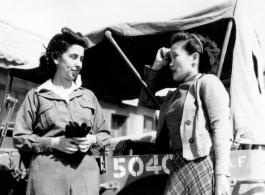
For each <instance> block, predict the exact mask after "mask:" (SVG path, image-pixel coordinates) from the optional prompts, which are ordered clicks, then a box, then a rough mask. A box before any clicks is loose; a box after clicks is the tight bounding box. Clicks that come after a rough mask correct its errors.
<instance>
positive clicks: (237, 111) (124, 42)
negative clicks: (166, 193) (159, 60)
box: [0, 0, 265, 195]
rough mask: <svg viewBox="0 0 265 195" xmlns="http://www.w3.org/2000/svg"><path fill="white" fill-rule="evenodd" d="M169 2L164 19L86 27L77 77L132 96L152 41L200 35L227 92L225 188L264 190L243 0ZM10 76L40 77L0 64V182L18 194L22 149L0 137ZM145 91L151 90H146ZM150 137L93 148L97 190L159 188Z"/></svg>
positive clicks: (251, 33)
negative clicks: (2, 80) (210, 46)
mask: <svg viewBox="0 0 265 195" xmlns="http://www.w3.org/2000/svg"><path fill="white" fill-rule="evenodd" d="M190 3H192V1H191V2H190ZM175 10H176V17H175V18H173V19H171V20H167V21H158V22H153V21H152V22H142V23H123V24H117V25H111V26H107V27H104V28H102V29H99V30H97V31H94V32H91V33H89V34H87V35H86V37H87V38H88V40H89V45H90V47H89V48H88V49H87V50H86V51H85V59H84V62H83V63H84V66H83V69H82V71H81V76H82V83H83V84H82V85H83V87H85V88H88V89H90V90H92V91H93V92H94V93H95V94H96V96H97V97H98V98H99V99H101V98H102V99H104V100H105V101H111V102H115V101H116V102H117V101H122V100H124V99H134V98H137V97H138V96H139V94H140V90H141V88H142V87H144V88H145V89H146V90H147V91H149V90H148V88H147V86H146V84H145V83H144V81H143V79H142V78H143V72H144V66H145V65H146V64H152V63H153V60H154V57H155V54H156V51H157V50H158V49H159V48H161V47H164V46H165V47H169V42H170V38H171V35H172V34H174V33H175V32H177V31H188V32H191V33H193V32H196V33H200V34H202V35H204V36H208V37H209V38H210V39H212V40H214V41H215V42H216V43H217V45H218V46H219V47H220V48H221V55H220V65H219V69H218V74H217V76H218V77H219V78H220V80H221V81H222V83H223V84H224V86H225V88H226V89H227V91H228V92H229V95H230V107H231V115H230V119H231V124H232V127H233V133H234V141H233V144H232V145H231V155H230V172H231V177H230V187H231V193H232V195H239V194H244V195H254V194H255V195H256V194H264V193H265V183H264V182H265V151H264V150H265V129H264V128H265V120H264V118H265V98H264V76H263V72H264V70H263V69H264V57H263V55H262V49H261V46H260V43H259V37H258V36H257V34H256V32H255V29H254V28H253V26H252V24H251V22H250V20H249V18H248V16H247V11H246V10H245V9H244V2H243V1H240V0H217V1H210V0H207V1H203V2H201V4H200V6H198V7H190V9H185V7H183V6H182V1H179V6H176V9H175ZM178 10H181V11H179V12H178ZM180 13H181V14H180ZM163 74H164V78H165V80H164V82H163V84H161V86H160V87H161V89H164V88H170V87H176V86H175V83H174V82H173V80H172V79H171V76H170V71H169V70H165V71H164V72H163ZM14 77H17V78H20V79H24V80H28V81H31V82H34V83H37V84H41V83H43V82H44V81H45V80H46V79H47V78H45V75H40V74H39V72H38V64H36V67H33V68H32V67H30V68H29V67H27V66H23V65H22V66H9V67H8V76H7V80H6V88H5V98H4V100H3V102H2V107H1V115H0V122H1V124H2V128H1V135H0V136H1V137H0V138H1V140H0V147H1V148H0V165H1V169H0V174H2V175H3V173H5V175H8V176H6V177H5V178H7V179H6V180H4V179H3V178H4V177H2V175H1V177H0V180H1V182H0V184H1V185H2V186H3V185H4V184H5V185H7V186H8V185H9V186H8V187H9V189H8V190H9V191H8V193H9V194H12V193H13V194H16V193H17V194H22V193H23V189H24V188H25V184H26V180H27V168H28V160H29V157H27V156H24V155H21V154H20V153H19V152H18V151H17V150H16V149H14V148H10V147H9V148H8V147H5V145H4V144H3V143H6V145H8V144H7V143H9V142H10V141H11V140H12V138H11V136H12V126H10V125H9V119H10V116H11V114H12V110H13V109H14V106H15V104H16V102H17V100H16V99H14V98H12V97H11V96H10V91H11V88H12V79H13V78H14ZM150 96H151V97H153V98H154V94H152V93H151V92H150ZM5 140H9V141H6V142H4V141H5ZM154 141H155V132H151V133H148V134H141V135H130V136H126V137H120V138H113V139H112V140H111V146H110V147H112V148H115V147H116V149H117V146H119V149H120V151H121V152H120V153H117V152H116V153H115V152H114V153H113V154H115V155H106V154H105V152H104V151H99V152H95V155H97V159H98V162H99V166H100V170H101V186H100V187H101V188H100V194H104V195H107V194H119V195H120V194H150V195H151V194H162V193H163V189H164V187H165V184H166V180H167V177H168V173H169V169H170V160H171V158H172V154H157V153H155V151H153V150H151V147H152V145H151V144H146V143H153V142H154ZM143 143H144V144H143ZM141 144H142V145H141ZM137 145H138V147H135V146H137ZM9 146H10V145H9ZM139 146H140V149H139ZM144 146H147V147H144ZM141 149H142V150H141ZM114 151H115V150H114ZM7 173H8V174H7ZM8 179H9V180H8ZM6 181H8V182H6ZM2 186H0V189H1V188H2ZM2 191H4V190H2ZM0 193H1V191H0ZM3 193H4V192H3Z"/></svg>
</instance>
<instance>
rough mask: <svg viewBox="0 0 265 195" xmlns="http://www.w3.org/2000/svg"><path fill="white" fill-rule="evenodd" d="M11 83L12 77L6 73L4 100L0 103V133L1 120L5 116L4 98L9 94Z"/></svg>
mask: <svg viewBox="0 0 265 195" xmlns="http://www.w3.org/2000/svg"><path fill="white" fill-rule="evenodd" d="M12 81H13V77H12V76H11V75H10V71H8V73H7V79H6V86H5V93H4V98H3V101H2V105H1V113H0V133H1V126H2V122H3V119H4V114H5V107H6V98H7V95H8V94H9V93H10V88H11V85H12Z"/></svg>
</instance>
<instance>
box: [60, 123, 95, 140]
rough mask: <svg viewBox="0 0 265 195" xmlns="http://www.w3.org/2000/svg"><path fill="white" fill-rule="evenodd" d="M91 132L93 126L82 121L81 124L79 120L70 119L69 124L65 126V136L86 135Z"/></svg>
mask: <svg viewBox="0 0 265 195" xmlns="http://www.w3.org/2000/svg"><path fill="white" fill-rule="evenodd" d="M89 133H92V132H91V126H87V124H86V123H82V124H81V126H80V125H79V124H78V123H77V122H72V121H69V124H67V125H66V126H65V134H64V135H65V137H66V138H73V137H86V135H87V134H89Z"/></svg>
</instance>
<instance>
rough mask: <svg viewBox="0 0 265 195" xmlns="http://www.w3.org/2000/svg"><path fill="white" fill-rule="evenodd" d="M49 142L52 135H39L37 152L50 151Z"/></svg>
mask: <svg viewBox="0 0 265 195" xmlns="http://www.w3.org/2000/svg"><path fill="white" fill-rule="evenodd" d="M51 142H52V137H41V138H40V151H39V152H44V153H51V152H52V151H53V149H52V147H51Z"/></svg>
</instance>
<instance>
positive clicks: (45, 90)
mask: <svg viewBox="0 0 265 195" xmlns="http://www.w3.org/2000/svg"><path fill="white" fill-rule="evenodd" d="M79 89H80V90H79ZM70 90H71V93H70V96H69V100H71V99H73V98H75V97H78V96H81V95H83V94H84V93H85V88H83V87H78V85H76V84H75V83H74V82H72V86H71V88H70ZM37 92H38V94H39V95H40V96H42V97H45V98H48V99H56V100H65V99H64V98H62V97H61V96H60V95H59V94H58V93H56V88H55V87H54V85H53V83H52V81H51V79H49V80H47V81H46V82H45V83H43V84H42V85H40V86H39V87H38V88H37Z"/></svg>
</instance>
